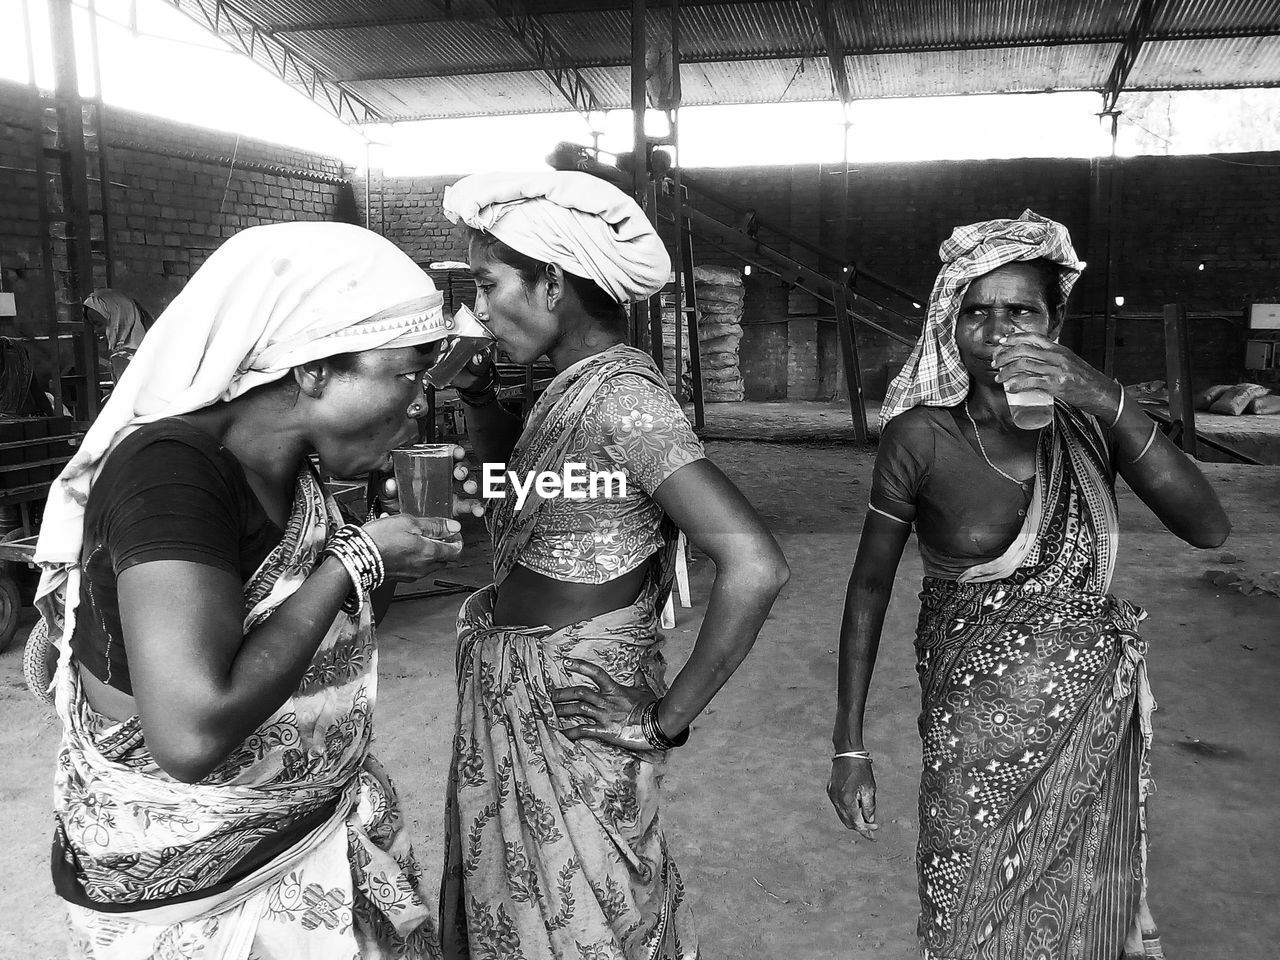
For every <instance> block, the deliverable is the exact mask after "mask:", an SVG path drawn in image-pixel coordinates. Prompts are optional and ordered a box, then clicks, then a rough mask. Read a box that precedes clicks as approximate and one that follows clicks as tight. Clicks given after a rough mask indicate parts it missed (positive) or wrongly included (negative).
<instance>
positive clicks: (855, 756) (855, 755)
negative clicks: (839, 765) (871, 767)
mask: <svg viewBox="0 0 1280 960" xmlns="http://www.w3.org/2000/svg"><path fill="white" fill-rule="evenodd" d="M841 757H848V758H849V759H851V760H865V761H867V763H873V762H874V761H873V760H872V759H871V754H870V753H869V752H868V751H866V750H845V751H844V752H843V753H837V754H836V755H835V756H834V757H832V758H831V759H832V760H833V761H834V760H839V759H840V758H841Z"/></svg>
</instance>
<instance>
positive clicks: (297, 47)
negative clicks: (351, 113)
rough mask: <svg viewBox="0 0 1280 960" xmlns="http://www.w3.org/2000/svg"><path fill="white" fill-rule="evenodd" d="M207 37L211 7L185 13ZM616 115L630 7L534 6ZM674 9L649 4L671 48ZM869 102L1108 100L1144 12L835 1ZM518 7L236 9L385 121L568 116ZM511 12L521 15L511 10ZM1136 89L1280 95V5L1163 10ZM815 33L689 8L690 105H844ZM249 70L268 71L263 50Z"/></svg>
mask: <svg viewBox="0 0 1280 960" xmlns="http://www.w3.org/2000/svg"><path fill="white" fill-rule="evenodd" d="M174 2H175V3H177V4H178V5H179V7H180V8H181V9H183V10H184V11H185V12H187V13H188V14H190V15H191V16H193V17H194V18H195V19H197V20H198V21H201V22H204V18H203V16H202V15H201V11H200V9H199V5H200V4H206V5H210V4H212V3H213V2H214V0H174ZM526 2H527V4H528V6H527V9H529V10H533V11H538V13H537V16H538V19H539V22H540V23H541V24H542V25H543V26H544V27H545V29H546V33H547V35H548V36H550V38H551V39H552V42H553V46H557V47H559V48H560V49H562V50H564V51H565V52H566V53H567V55H568V57H569V60H570V63H569V64H568V65H569V66H571V67H574V68H576V69H578V70H579V72H580V73H581V75H582V77H583V78H584V80H585V81H586V82H587V83H588V84H589V85H590V86H591V88H592V89H593V90H594V91H595V93H596V96H597V97H598V98H599V99H600V100H601V101H602V106H603V107H605V108H620V107H625V106H627V105H628V104H629V101H630V92H629V91H630V80H629V76H630V72H629V66H628V63H629V58H630V49H631V39H630V36H631V35H630V30H631V27H630V3H629V0H526ZM667 2H669V0H651V8H650V11H649V16H648V23H647V33H648V35H649V37H650V41H651V42H653V43H657V42H659V41H660V38H661V37H662V36H663V35H664V33H665V30H666V27H667V22H668V19H669V14H668V10H667V7H666V6H665V4H666V3H667ZM830 2H831V3H832V6H833V10H834V12H835V19H836V32H837V34H838V37H837V39H838V40H839V42H840V43H842V44H843V53H844V54H845V66H846V70H847V72H848V74H849V76H850V80H851V84H852V88H853V91H854V95H855V96H858V97H911V96H940V95H949V94H965V93H1000V92H1025V91H1035V90H1100V89H1101V88H1102V87H1103V86H1104V85H1105V83H1106V81H1107V77H1108V76H1109V74H1110V73H1111V70H1112V66H1113V65H1114V63H1115V60H1116V56H1117V53H1118V52H1119V50H1120V48H1121V42H1122V41H1123V39H1124V37H1125V36H1126V34H1127V33H1128V31H1129V30H1130V29H1131V26H1132V24H1133V20H1134V17H1135V15H1136V13H1137V10H1138V8H1139V4H1140V0H859V2H857V3H851V2H841V0H830ZM519 3H520V0H438V2H435V3H431V4H424V3H423V2H422V0H373V2H365V3H360V4H351V3H347V2H344V0H236V7H237V9H238V10H240V11H242V12H243V13H244V14H246V15H247V16H249V17H250V18H251V19H252V20H253V21H254V22H255V23H257V24H259V25H260V26H262V27H263V28H265V29H268V30H269V29H270V28H272V27H277V28H279V32H277V33H276V34H275V35H276V37H277V39H279V40H280V41H281V42H282V43H284V44H285V45H286V46H287V47H288V49H290V50H291V51H293V52H294V53H295V54H296V55H297V56H298V58H299V59H301V60H303V61H305V62H306V63H308V64H310V65H312V66H313V67H315V68H316V69H317V70H319V71H320V72H321V73H322V74H323V75H325V76H327V77H329V78H334V79H339V80H342V81H344V82H343V85H344V87H345V88H346V89H348V90H350V91H351V92H352V93H353V94H355V95H356V96H358V97H360V98H361V99H362V100H364V101H365V102H366V103H368V104H369V105H370V107H371V108H372V109H373V110H374V111H376V112H377V113H378V114H380V115H382V116H384V117H394V118H397V119H407V118H410V117H424V118H425V117H447V116H476V115H485V114H495V113H540V112H546V111H552V110H563V109H567V108H568V103H567V101H566V100H565V99H564V98H563V97H562V95H561V94H560V93H559V92H558V91H557V90H556V88H555V87H554V85H553V84H552V83H551V82H550V80H549V78H548V76H547V74H546V73H545V72H543V70H542V69H541V67H543V66H545V65H546V64H543V63H541V62H540V61H539V59H538V55H537V53H536V50H537V45H536V44H535V43H533V42H532V40H531V37H530V36H529V35H526V36H525V37H524V38H523V39H520V38H517V37H516V36H515V35H514V34H513V33H512V32H511V31H510V30H509V29H508V27H507V26H506V25H505V24H504V23H503V22H502V21H501V20H499V19H497V16H496V11H497V10H499V9H501V10H504V11H511V10H517V9H520V7H519V6H518V4H519ZM513 4H514V5H513ZM1151 33H1152V39H1149V40H1148V41H1147V42H1146V44H1145V45H1144V47H1143V49H1142V51H1141V53H1140V55H1139V57H1138V60H1137V63H1136V65H1135V67H1134V69H1133V71H1132V73H1131V75H1130V78H1129V86H1131V87H1135V88H1146V89H1179V88H1203V87H1225V86H1264V85H1274V84H1278V83H1280V0H1166V2H1165V3H1164V4H1162V5H1161V7H1160V9H1159V11H1158V14H1157V17H1156V19H1155V21H1154V23H1153V24H1152V31H1151ZM826 54H827V51H826V49H825V47H824V42H823V36H822V31H821V30H820V28H819V26H818V23H817V21H816V19H815V18H814V15H813V13H812V11H811V8H810V5H809V3H808V2H806V0H749V2H742V0H682V2H681V56H682V59H683V61H684V63H683V69H682V73H681V81H682V88H683V93H684V102H685V103H686V104H689V105H703V104H713V103H769V102H777V101H779V100H784V99H785V100H814V99H830V98H832V97H833V92H832V82H831V74H830V67H829V64H828V61H827V55H826ZM255 58H256V59H257V60H259V62H261V63H263V65H264V66H270V62H269V59H268V58H266V57H265V55H264V54H263V53H262V52H261V51H260V50H259V51H256V52H255Z"/></svg>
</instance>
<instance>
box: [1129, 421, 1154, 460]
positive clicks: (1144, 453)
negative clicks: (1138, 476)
mask: <svg viewBox="0 0 1280 960" xmlns="http://www.w3.org/2000/svg"><path fill="white" fill-rule="evenodd" d="M1159 430H1160V424H1159V423H1155V422H1153V423H1152V424H1151V436H1149V437H1147V443H1146V446H1144V447H1143V448H1142V452H1141V453H1139V454H1138V455H1137V456H1136V457H1134V458H1133V459H1132V460H1130V461H1129V466H1131V467H1133V466H1137V464H1138V461H1139V460H1141V459H1142V458H1143V457H1145V456H1146V455H1147V451H1148V450H1150V449H1151V445H1152V444H1153V443H1155V442H1156V433H1157V432H1158V431H1159Z"/></svg>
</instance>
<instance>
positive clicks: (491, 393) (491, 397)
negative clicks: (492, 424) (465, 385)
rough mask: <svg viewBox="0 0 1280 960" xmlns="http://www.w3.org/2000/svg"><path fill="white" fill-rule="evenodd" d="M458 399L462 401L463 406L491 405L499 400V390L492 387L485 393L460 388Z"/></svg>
mask: <svg viewBox="0 0 1280 960" xmlns="http://www.w3.org/2000/svg"><path fill="white" fill-rule="evenodd" d="M458 399H459V400H461V401H462V403H463V406H467V407H472V408H475V407H489V406H492V405H493V404H495V403H497V402H498V391H497V390H496V389H495V388H494V387H490V388H489V389H488V390H486V391H484V392H483V393H471V392H470V391H465V390H459V391H458Z"/></svg>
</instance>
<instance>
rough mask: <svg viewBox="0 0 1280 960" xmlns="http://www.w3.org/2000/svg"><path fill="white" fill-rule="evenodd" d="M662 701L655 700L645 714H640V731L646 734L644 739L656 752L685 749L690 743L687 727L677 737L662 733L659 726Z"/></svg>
mask: <svg viewBox="0 0 1280 960" xmlns="http://www.w3.org/2000/svg"><path fill="white" fill-rule="evenodd" d="M661 703H662V700H661V699H659V700H654V701H653V702H652V703H650V704H649V705H648V706H647V707H645V708H644V712H642V713H641V714H640V730H641V731H642V732H643V733H644V738H645V739H646V740H648V741H649V743H651V744H652V745H653V748H654V749H655V750H671V749H674V748H675V747H683V746H684V745H685V744H686V743H688V742H689V729H688V727H686V728H685V729H684V730H682V731H681V732H680V734H679V736H677V737H674V738H672V737H668V736H667V735H666V734H665V733H663V732H662V727H661V726H659V725H658V706H659V704H661Z"/></svg>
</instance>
